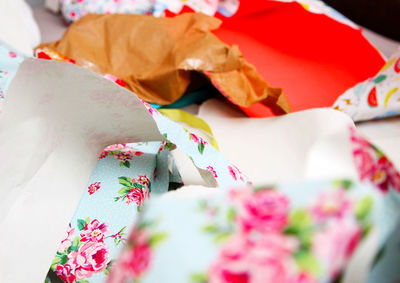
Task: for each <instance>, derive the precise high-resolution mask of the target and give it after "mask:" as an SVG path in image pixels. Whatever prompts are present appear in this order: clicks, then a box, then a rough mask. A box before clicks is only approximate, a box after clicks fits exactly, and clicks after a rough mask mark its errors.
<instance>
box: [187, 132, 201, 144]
mask: <svg viewBox="0 0 400 283" xmlns="http://www.w3.org/2000/svg"><path fill="white" fill-rule="evenodd" d="M189 135H190V139H191V140H192V141H194V142H195V143H199V142H200V139H199V138H198V137H197V136H196V135H195V134H192V133H190V134H189Z"/></svg>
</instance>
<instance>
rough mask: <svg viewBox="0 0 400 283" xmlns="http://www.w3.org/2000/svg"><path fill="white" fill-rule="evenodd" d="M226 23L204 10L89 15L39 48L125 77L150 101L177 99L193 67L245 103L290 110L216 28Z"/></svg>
mask: <svg viewBox="0 0 400 283" xmlns="http://www.w3.org/2000/svg"><path fill="white" fill-rule="evenodd" d="M220 24H221V21H220V20H218V19H216V18H213V17H210V16H206V15H204V14H201V13H187V14H183V15H180V16H176V17H174V18H155V17H151V16H142V15H119V14H113V15H87V16H85V17H84V18H82V19H81V20H79V21H77V22H75V23H74V24H72V25H71V26H70V27H69V28H68V30H67V31H66V33H65V34H64V36H63V38H62V39H61V40H60V41H57V42H52V43H48V44H42V45H41V46H39V48H43V47H48V48H51V49H54V50H56V51H58V52H60V53H62V54H64V55H66V56H68V57H70V58H72V59H75V60H76V61H77V62H78V64H82V62H86V63H85V65H86V66H88V64H87V63H89V66H90V64H93V69H94V70H95V71H100V72H101V73H104V74H112V75H114V76H115V77H118V78H120V79H122V80H123V81H125V83H126V87H127V88H128V89H130V90H131V91H133V92H135V93H137V94H138V95H139V96H140V97H141V98H143V99H144V100H146V101H148V102H152V103H157V104H171V103H173V102H175V101H176V100H178V99H179V98H180V97H181V96H182V95H183V94H184V93H185V91H186V89H187V87H188V85H189V84H190V79H191V76H190V72H191V71H198V72H201V73H205V74H206V75H207V76H208V77H209V78H210V79H211V82H212V83H213V84H214V86H216V88H217V89H218V90H220V91H221V93H222V94H224V95H225V96H227V97H228V99H229V100H231V101H232V102H234V103H235V104H237V105H239V106H245V107H247V106H250V105H252V104H254V103H256V102H263V103H264V104H265V105H267V106H269V107H270V108H271V109H272V111H273V112H274V113H275V114H284V113H287V112H290V106H289V104H288V101H287V99H286V97H285V95H284V93H283V91H282V90H281V89H278V88H271V87H269V85H268V83H267V82H266V81H265V80H264V79H263V78H262V77H261V76H260V75H259V74H258V72H257V71H256V69H255V68H254V66H253V65H251V64H249V63H248V62H247V61H246V60H245V59H244V58H243V56H242V53H241V52H240V50H239V48H238V47H237V46H235V45H234V46H228V45H227V44H225V43H223V42H222V41H221V40H219V39H218V38H217V37H216V36H215V35H214V34H213V33H211V30H214V29H217V28H218V27H219V26H220ZM192 77H193V76H192Z"/></svg>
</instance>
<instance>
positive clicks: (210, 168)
mask: <svg viewBox="0 0 400 283" xmlns="http://www.w3.org/2000/svg"><path fill="white" fill-rule="evenodd" d="M206 170H207V171H209V172H211V173H212V174H213V176H214V180H215V184H217V186H218V182H217V178H218V175H217V172H216V171H215V170H214V167H212V166H207V167H206Z"/></svg>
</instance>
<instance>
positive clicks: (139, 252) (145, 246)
mask: <svg viewBox="0 0 400 283" xmlns="http://www.w3.org/2000/svg"><path fill="white" fill-rule="evenodd" d="M128 241H129V242H130V243H131V244H132V245H131V246H130V248H129V249H125V250H124V251H122V252H121V254H120V256H119V258H118V260H117V262H116V264H115V265H114V267H113V269H112V271H111V274H110V276H109V277H108V278H107V279H108V280H107V283H117V282H125V281H126V279H128V278H130V279H137V278H138V277H140V276H141V275H142V274H143V273H144V272H145V271H146V270H147V269H148V268H149V266H150V262H151V259H152V254H151V249H150V246H149V239H148V235H147V234H146V233H145V232H144V231H137V230H134V232H132V233H131V235H130V236H129V240H128ZM128 246H129V245H128Z"/></svg>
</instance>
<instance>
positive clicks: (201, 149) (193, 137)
mask: <svg viewBox="0 0 400 283" xmlns="http://www.w3.org/2000/svg"><path fill="white" fill-rule="evenodd" d="M189 140H192V141H194V142H195V143H197V150H198V151H199V152H200V154H203V152H204V149H205V146H206V145H207V144H208V143H207V142H206V141H205V140H203V139H202V138H199V137H198V136H196V135H195V134H193V133H189Z"/></svg>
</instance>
